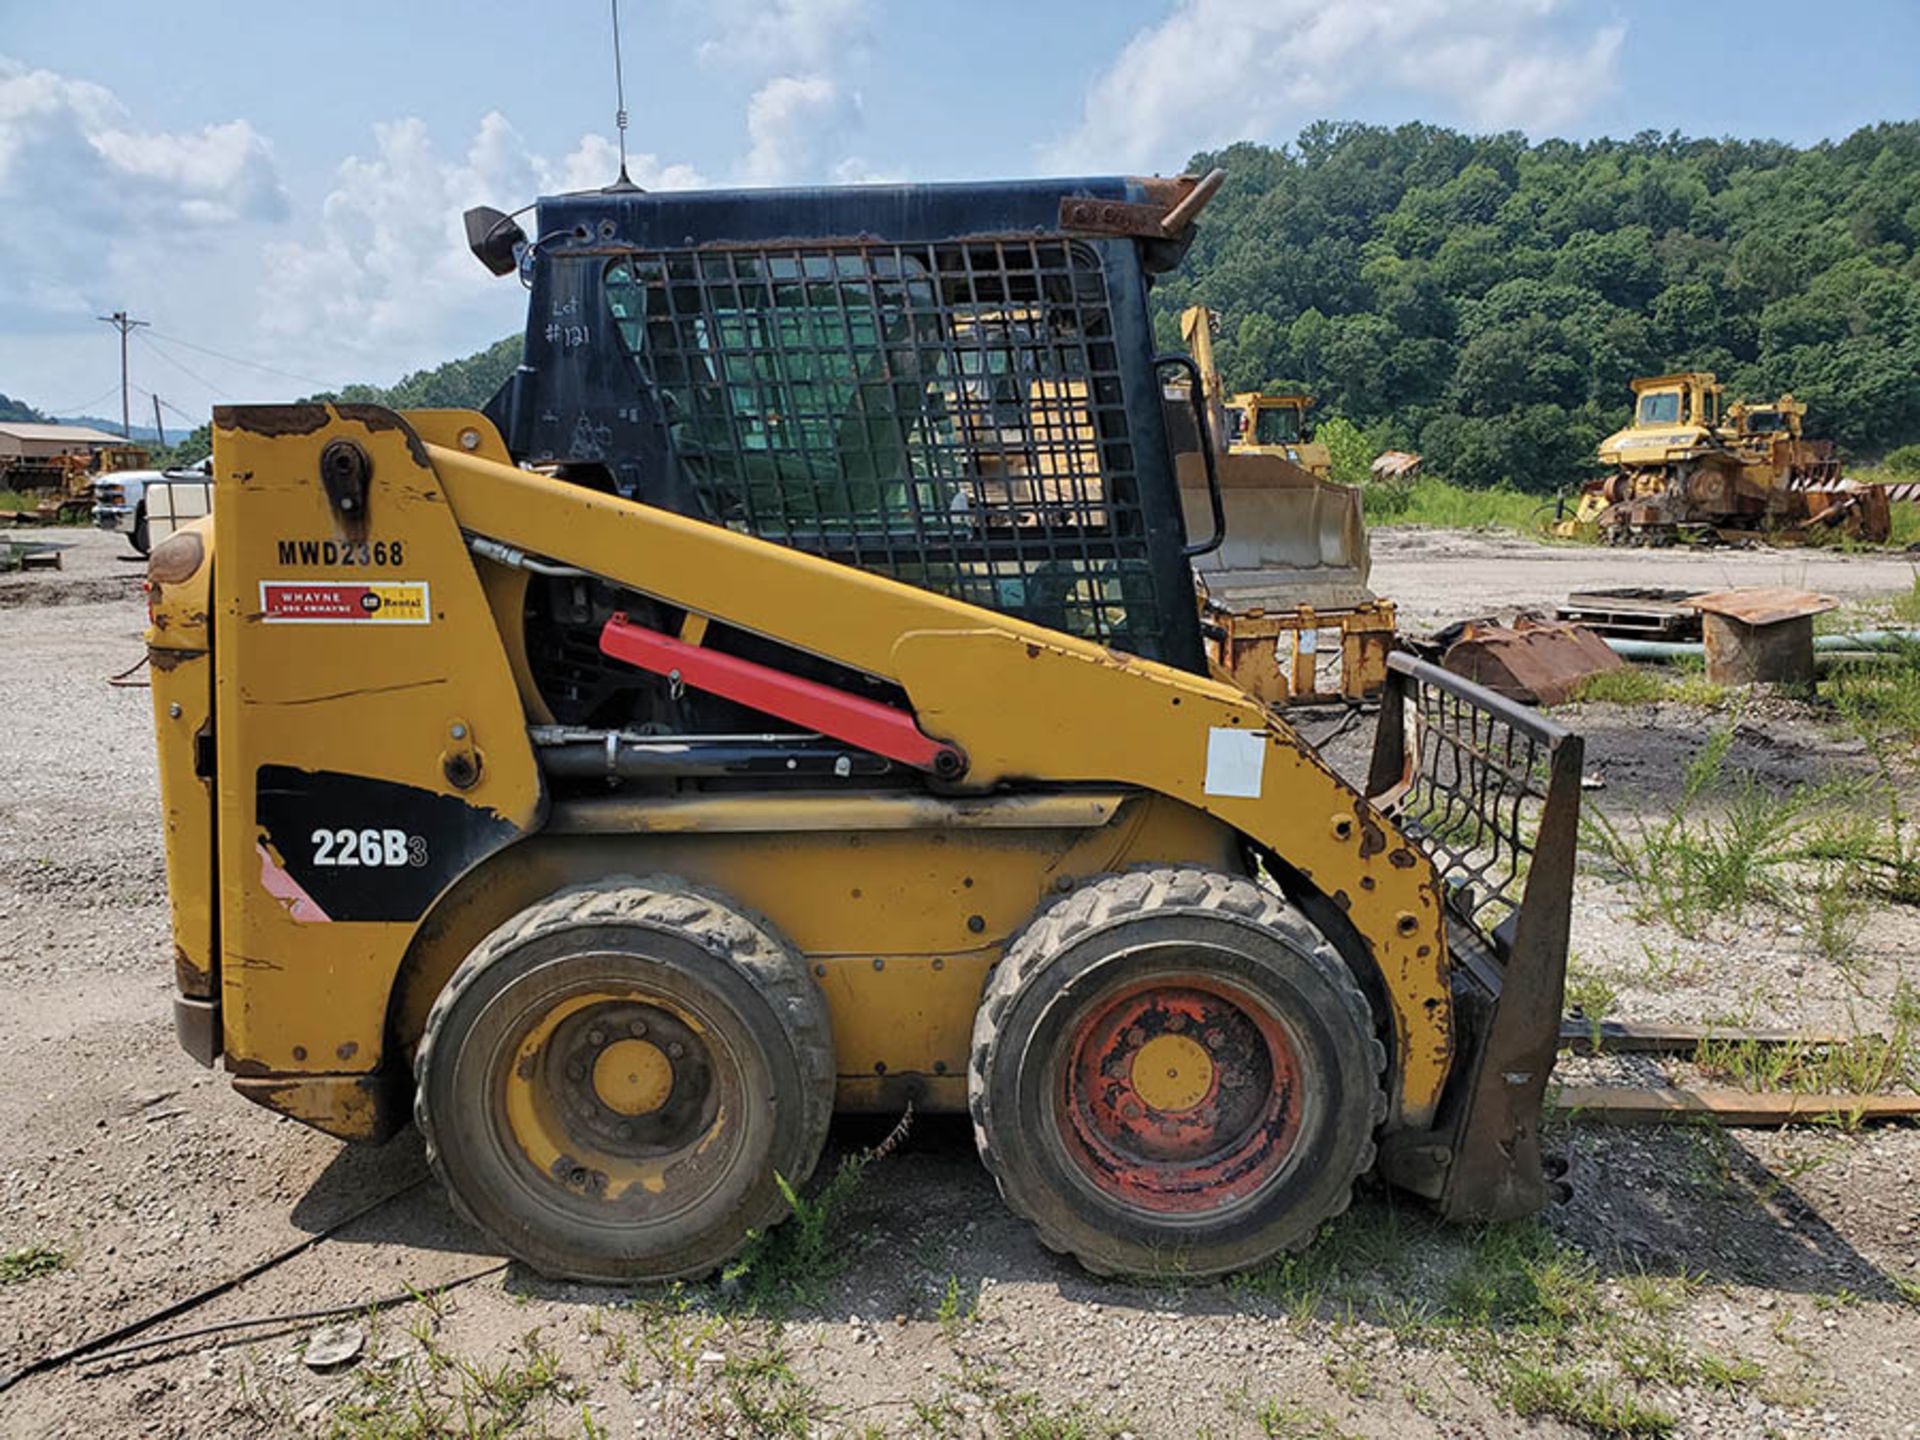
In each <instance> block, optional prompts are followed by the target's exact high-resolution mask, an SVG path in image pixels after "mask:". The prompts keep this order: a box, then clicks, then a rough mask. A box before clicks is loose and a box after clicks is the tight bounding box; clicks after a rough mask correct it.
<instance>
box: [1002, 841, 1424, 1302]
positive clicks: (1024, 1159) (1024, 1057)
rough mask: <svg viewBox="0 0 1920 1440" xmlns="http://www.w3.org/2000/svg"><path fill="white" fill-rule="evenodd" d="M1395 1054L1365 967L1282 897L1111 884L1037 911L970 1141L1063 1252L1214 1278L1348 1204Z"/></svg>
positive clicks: (1252, 888)
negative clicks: (1352, 967) (1379, 1023)
mask: <svg viewBox="0 0 1920 1440" xmlns="http://www.w3.org/2000/svg"><path fill="white" fill-rule="evenodd" d="M1385 1058H1386V1052H1385V1049H1384V1047H1383V1046H1382V1045H1381V1043H1380V1041H1379V1040H1378V1039H1377V1038H1376V1037H1375V1035H1374V1031H1373V1021H1372V1016H1371V1013H1370V1011H1369V1009H1368V1006H1367V1001H1366V998H1365V996H1364V995H1362V994H1361V992H1360V989H1359V986H1358V985H1357V984H1356V983H1355V981H1354V979H1353V976H1352V975H1351V974H1350V973H1349V971H1348V970H1347V968H1346V966H1345V965H1344V964H1343V963H1342V962H1341V960H1340V958H1339V957H1338V956H1337V955H1336V954H1334V952H1333V951H1332V950H1331V949H1330V948H1329V947H1328V946H1327V945H1326V943H1325V942H1324V941H1323V940H1322V939H1321V938H1320V936H1319V935H1318V934H1317V933H1315V932H1314V931H1313V930H1312V929H1311V928H1310V927H1309V926H1308V925H1307V923H1306V921H1305V920H1304V919H1303V918H1302V917H1301V916H1300V915H1299V913H1298V912H1296V911H1294V910H1293V909H1291V908H1290V907H1289V906H1287V905H1286V904H1285V902H1284V901H1282V900H1281V899H1280V897H1279V896H1277V895H1274V894H1272V893H1271V892H1269V891H1267V890H1265V889H1263V888H1261V887H1260V886H1258V885H1256V884H1255V883H1253V882H1252V881H1250V880H1246V879H1242V878H1240V877H1237V876H1230V875H1222V874H1216V873H1213V872H1210V871H1204V870H1190V869H1156V870H1147V871H1138V872H1134V873H1131V874H1125V875H1114V876H1109V877H1107V878H1106V879H1103V880H1099V881H1096V882H1094V883H1093V884H1091V885H1088V886H1086V887H1084V888H1083V889H1081V890H1080V891H1078V892H1077V893H1075V894H1074V895H1072V896H1070V897H1068V898H1066V899H1064V900H1061V901H1059V902H1056V903H1055V904H1054V905H1052V906H1051V907H1049V908H1048V909H1046V910H1044V911H1043V912H1041V914H1040V915H1039V917H1038V918H1037V919H1036V920H1035V921H1034V922H1033V923H1032V925H1030V926H1029V927H1028V928H1027V929H1026V930H1025V931H1024V932H1022V934H1021V935H1020V936H1019V937H1018V938H1017V939H1016V940H1015V941H1014V943H1013V944H1012V945H1011V946H1010V947H1009V948H1008V951H1007V954H1006V956H1005V958H1004V959H1003V960H1002V961H1001V962H1000V964H999V966H998V967H997V968H996V969H995V971H994V973H993V975H992V976H991V978H990V979H989V980H988V983H987V987H986V993H985V995H984V996H983V998H982V1002H981V1007H980V1010H979V1013H978V1015H977V1016H976V1018H975V1022H974V1032H973V1059H972V1066H971V1072H970V1076H969V1080H970V1087H969V1088H970V1099H971V1103H972V1112H973V1120H974V1136H975V1139H976V1141H977V1143H978V1145H979V1149H980V1155H981V1158H982V1160H983V1161H984V1162H985V1163H986V1165H987V1168H988V1169H989V1170H990V1171H992V1173H993V1176H994V1178H995V1180H996V1181H997V1182H998V1184H999V1186H1000V1191H1001V1194H1002V1195H1003V1196H1004V1197H1005V1198H1006V1201H1007V1203H1008V1205H1009V1206H1011V1207H1012V1209H1013V1210H1014V1211H1015V1212H1016V1213H1018V1214H1019V1215H1021V1216H1023V1217H1024V1218H1026V1219H1027V1220H1029V1221H1031V1222H1032V1223H1033V1225H1034V1227H1035V1228H1036V1230H1037V1231H1038V1232H1039V1235H1040V1239H1041V1240H1042V1241H1043V1242H1044V1243H1045V1244H1046V1245H1048V1246H1049V1247H1050V1248H1052V1249H1054V1250H1059V1251H1063V1252H1067V1253H1070V1254H1072V1255H1074V1256H1076V1257H1077V1258H1078V1259H1079V1261H1080V1262H1081V1264H1083V1265H1085V1266H1086V1267H1087V1268H1088V1269H1089V1270H1092V1271H1094V1272H1096V1273H1098V1274H1161V1273H1167V1272H1177V1273H1180V1274H1185V1275H1193V1276H1205V1275H1217V1274H1220V1273H1222V1272H1225V1271H1229V1270H1238V1269H1243V1268H1246V1267H1248V1266H1251V1265H1256V1264H1258V1263H1260V1262H1261V1261H1263V1260H1266V1259H1267V1258H1269V1257H1270V1256H1272V1255H1274V1254H1276V1253H1278V1252H1279V1251H1281V1250H1284V1249H1295V1248H1298V1247H1300V1246H1302V1245H1304V1244H1305V1243H1306V1242H1307V1241H1308V1240H1310V1239H1311V1238H1312V1237H1313V1235H1314V1234H1315V1232H1316V1231H1317V1230H1318V1229H1319V1227H1320V1225H1321V1223H1322V1222H1323V1221H1325V1220H1327V1219H1329V1218H1331V1217H1332V1216H1334V1215H1337V1214H1339V1213H1340V1212H1341V1211H1343V1210H1345V1209H1346V1207H1347V1204H1348V1201H1349V1199H1350V1197H1351V1193H1352V1185H1353V1181H1354V1179H1355V1178H1356V1177H1357V1176H1359V1175H1360V1174H1361V1173H1363V1172H1364V1171H1365V1170H1367V1169H1368V1168H1369V1167H1370V1166H1371V1165H1372V1163H1373V1158H1374V1139H1373V1135H1374V1129H1375V1127H1376V1126H1377V1125H1378V1124H1379V1122H1380V1121H1381V1119H1382V1118H1384V1115H1385V1096H1384V1095H1383V1094H1382V1092H1381V1089H1380V1073H1381V1071H1382V1069H1383V1068H1384V1065H1385Z"/></svg>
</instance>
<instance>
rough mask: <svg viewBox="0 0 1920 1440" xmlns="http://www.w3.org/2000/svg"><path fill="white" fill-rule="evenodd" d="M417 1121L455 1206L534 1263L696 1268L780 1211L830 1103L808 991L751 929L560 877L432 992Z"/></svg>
mask: <svg viewBox="0 0 1920 1440" xmlns="http://www.w3.org/2000/svg"><path fill="white" fill-rule="evenodd" d="M415 1075H416V1080H417V1089H416V1098H415V1102H414V1103H415V1115H416V1118H417V1120H418V1122H419V1125H420V1129H421V1132H422V1134H423V1135H424V1136H425V1138H426V1142H427V1159H428V1162H429V1163H430V1164H431V1165H432V1167H433V1169H434V1171H435V1173H437V1174H438V1175H439V1176H440V1179H441V1180H442V1182H443V1183H444V1184H445V1185H446V1187H447V1192H448V1194H449V1196H450V1197H451V1198H452V1200H453V1203H454V1206H455V1208H456V1209H458V1210H459V1211H460V1212H461V1213H462V1214H464V1215H465V1216H466V1217H467V1218H468V1219H469V1220H471V1221H472V1222H473V1223H474V1224H476V1225H477V1226H479V1227H480V1228H481V1229H483V1230H485V1231H487V1232H488V1233H489V1234H491V1235H492V1236H494V1237H495V1238H496V1239H497V1240H498V1241H499V1242H500V1244H501V1245H502V1246H503V1247H504V1248H505V1249H506V1250H507V1251H508V1252H509V1253H510V1254H512V1255H514V1256H516V1257H517V1258H519V1259H521V1260H524V1261H526V1262H527V1263H528V1264H529V1265H531V1266H533V1267H534V1268H535V1269H536V1270H539V1271H540V1272H542V1273H543V1274H547V1275H552V1276H557V1277H563V1278H568V1279H576V1280H595V1281H612V1282H625V1281H634V1280H668V1279H678V1278H683V1277H694V1276H700V1275H705V1274H707V1273H708V1272H710V1271H711V1270H713V1269H714V1268H715V1267H716V1266H718V1265H720V1264H722V1263H724V1262H725V1261H727V1260H728V1259H730V1258H732V1257H733V1256H734V1255H735V1254H737V1253H738V1252H739V1251H740V1250H741V1249H742V1248H743V1247H744V1246H745V1245H746V1243H747V1241H748V1239H749V1238H750V1235H751V1232H753V1231H755V1230H759V1229H764V1228H765V1227H767V1226H770V1225H773V1224H775V1223H777V1222H778V1221H780V1220H781V1219H783V1218H785V1215H786V1212H787V1204H786V1201H785V1199H784V1198H783V1197H782V1194H781V1191H780V1184H779V1182H780V1180H781V1179H784V1180H785V1181H786V1182H787V1184H789V1185H791V1186H793V1187H796V1188H797V1187H799V1186H800V1185H802V1184H803V1183H804V1182H805V1181H806V1179H807V1177H808V1176H809V1175H811V1174H812V1172H813V1167H814V1164H815V1162H816V1161H817V1160H818V1158H819V1155H820V1148H821V1146H822V1144H823V1143H824V1142H825V1139H826V1133H827V1123H828V1120H829V1119H830V1117H831V1115H832V1110H833V1086H834V1076H833V1040H832V1032H831V1028H830V1024H829V1021H828V1016H827V1008H826V1002H825V1000H824V999H823V998H822V996H821V995H820V992H819V989H818V987H817V986H815V985H814V983H813V980H812V977H811V976H809V975H808V973H807V969H806V966H805V964H804V963H803V962H802V961H801V960H800V958H799V957H798V956H797V955H796V954H795V953H794V952H793V951H792V950H791V949H790V948H789V947H788V946H787V945H786V944H784V943H783V942H782V941H780V940H779V939H778V938H777V937H776V936H774V935H773V934H772V932H771V931H770V930H769V929H768V928H767V927H766V926H765V925H764V924H763V923H761V922H758V921H756V920H754V919H751V918H749V917H748V916H747V915H745V914H742V913H741V912H740V911H738V910H736V909H734V908H732V907H731V906H729V905H727V904H726V903H725V902H723V901H721V900H719V899H718V898H716V897H714V896H712V895H709V894H707V893H706V892H704V891H701V890H698V889H695V888H694V887H692V886H690V885H688V884H687V883H686V882H684V881H680V880H677V879H673V878H671V877H658V876H656V877H653V878H651V879H647V880H620V881H615V882H609V883H605V884H600V885H594V886H587V887H583V888H581V889H577V890H568V891H563V892H561V893H560V894H558V895H555V896H554V897H552V898H551V899H549V900H547V901H544V902H542V903H541V904H539V905H535V906H533V907H531V908H530V909H528V910H524V911H522V912H521V913H520V914H519V915H517V916H515V917H514V918H513V919H511V920H509V921H508V922H507V923H506V924H504V925H502V926H501V927H500V928H499V929H498V930H496V931H494V932H493V934H492V935H490V936H488V937H487V939H486V940H484V941H482V942H481V944H480V945H479V947H478V948H477V949H475V950H474V952H473V954H472V955H470V956H468V958H467V959H466V961H465V962H464V963H462V965H461V966H460V968H459V969H458V970H457V971H455V972H454V975H453V978H452V979H451V980H449V981H448V983H447V986H446V988H445V990H443V991H442V992H441V994H440V996H439V998H438V999H437V1000H436V1001H435V1002H434V1006H433V1011H432V1014H431V1015H430V1016H429V1017H428V1020H427V1025H426V1030H425V1033H424V1034H423V1036H422V1038H421V1041H420V1047H419V1050H418V1052H417V1055H416V1060H415Z"/></svg>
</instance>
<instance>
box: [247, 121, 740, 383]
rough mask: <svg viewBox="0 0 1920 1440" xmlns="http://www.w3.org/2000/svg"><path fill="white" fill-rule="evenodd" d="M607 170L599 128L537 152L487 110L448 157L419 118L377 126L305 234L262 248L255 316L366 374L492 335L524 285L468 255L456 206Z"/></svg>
mask: <svg viewBox="0 0 1920 1440" xmlns="http://www.w3.org/2000/svg"><path fill="white" fill-rule="evenodd" d="M628 170H629V173H630V174H631V176H632V178H633V180H634V182H635V183H636V184H638V185H640V186H641V187H643V188H644V189H648V190H671V189H684V188H687V187H689V186H696V185H699V184H701V183H703V182H702V179H701V177H700V175H699V173H698V172H697V171H696V170H694V169H692V168H691V167H690V166H686V165H675V164H668V163H665V162H663V161H661V160H660V159H659V158H658V157H657V156H655V155H651V154H640V155H630V156H629V157H628ZM618 171H619V158H618V155H617V152H616V151H615V148H614V146H613V144H612V142H610V141H609V140H607V139H606V138H605V137H604V136H600V135H587V136H584V137H582V139H581V140H580V142H579V144H578V145H576V146H575V147H574V149H573V150H572V151H571V152H569V153H568V154H566V155H563V156H559V157H557V158H553V157H547V156H542V155H538V154H535V153H533V152H532V151H530V150H529V149H528V148H527V145H526V143H525V141H524V140H523V139H522V138H521V136H520V134H519V133H518V132H517V131H516V130H515V129H514V128H513V126H512V125H511V124H510V123H509V122H508V121H507V119H506V117H505V116H503V115H501V114H499V113H498V112H497V111H496V112H493V113H490V114H488V115H487V116H485V117H484V118H483V119H482V120H481V122H480V126H479V129H478V130H477V131H476V132H475V134H474V137H473V139H472V141H471V142H470V143H469V144H468V146H467V148H466V151H465V153H464V154H462V155H459V156H445V155H443V154H442V153H441V152H440V150H439V149H438V148H437V147H436V146H435V144H434V141H433V137H432V136H431V135H430V134H429V132H428V129H427V126H426V124H425V122H423V121H421V120H418V119H405V120H395V121H391V122H389V123H387V124H383V125H377V126H375V127H374V151H373V153H372V154H370V155H355V156H351V157H349V158H348V159H347V160H345V161H343V162H342V163H341V165H340V167H339V170H338V172H337V173H336V175H335V178H334V184H333V188H332V189H331V190H330V191H329V192H328V193H327V196H326V198H325V200H324V201H323V202H322V204H321V207H320V222H319V224H318V226H316V227H314V233H313V234H312V235H311V236H309V237H307V238H303V239H299V240H289V241H283V242H279V243H276V244H273V245H270V246H269V247H267V251H266V276H265V280H264V283H263V285H262V294H261V306H260V323H261V326H262V328H263V330H265V331H266V332H268V333H270V334H275V335H281V336H286V337H290V338H299V339H300V340H302V342H303V343H305V344H307V345H309V346H311V347H315V348H317V349H319V350H320V351H321V353H322V354H323V355H328V356H331V357H332V359H333V362H334V367H335V368H336V369H342V368H344V369H345V370H347V371H348V372H349V373H356V374H361V375H364V376H367V377H369V378H375V377H389V378H391V377H396V376H397V375H398V374H399V372H400V370H402V369H404V368H407V367H409V366H412V365H416V364H425V363H431V362H434V361H437V360H440V359H444V358H447V357H448V356H449V355H452V354H457V353H460V349H459V347H461V346H466V347H468V348H471V347H473V346H475V345H477V344H482V343H485V342H486V341H487V340H489V339H494V338H498V336H499V335H501V334H504V333H507V332H508V331H509V330H511V329H513V328H515V327H516V326H517V325H518V323H519V321H520V317H521V311H522V309H523V307H524V305H525V297H524V294H523V292H522V291H521V290H520V287H519V286H517V285H514V284H512V282H510V281H508V282H504V283H503V282H501V281H499V280H497V279H495V278H494V277H493V276H491V275H489V274H488V273H487V272H486V271H485V270H484V269H482V268H481V266H480V265H479V263H478V262H477V261H475V260H474V258H473V256H472V255H471V254H470V253H469V252H468V250H467V244H466V238H465V231H464V229H463V228H462V224H461V216H462V215H463V214H464V213H465V211H466V210H467V209H468V208H469V207H470V206H474V205H496V206H498V207H499V208H501V209H503V210H509V211H511V210H515V209H517V208H519V207H520V206H521V205H524V204H525V203H526V202H527V201H528V200H530V199H532V198H533V197H534V196H536V195H551V194H555V193H559V192H562V191H567V190H581V189H589V188H597V187H600V186H603V185H606V184H609V183H610V182H611V181H612V180H613V178H614V177H615V175H616V174H617V173H618Z"/></svg>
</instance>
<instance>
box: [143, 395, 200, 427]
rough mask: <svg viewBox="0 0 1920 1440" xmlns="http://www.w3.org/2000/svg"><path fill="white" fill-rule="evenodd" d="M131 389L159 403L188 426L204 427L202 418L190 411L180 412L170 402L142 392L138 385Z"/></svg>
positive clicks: (176, 406) (179, 409)
mask: <svg viewBox="0 0 1920 1440" xmlns="http://www.w3.org/2000/svg"><path fill="white" fill-rule="evenodd" d="M133 388H134V389H135V390H139V391H140V393H141V394H142V395H144V396H146V397H147V398H148V399H149V400H157V401H159V403H160V404H161V405H163V406H165V407H166V408H167V409H169V410H171V411H172V412H173V413H174V414H175V415H178V416H179V417H180V418H181V419H182V420H185V421H187V422H188V423H190V424H193V425H204V424H206V423H207V422H206V420H205V418H204V417H202V416H199V415H195V414H194V413H193V412H192V411H191V410H182V409H181V408H180V407H179V406H178V405H176V404H174V403H173V402H172V401H171V400H168V399H165V398H164V397H162V396H160V395H156V394H154V392H153V391H151V390H143V389H141V387H140V386H138V385H135V386H134V387H133Z"/></svg>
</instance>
